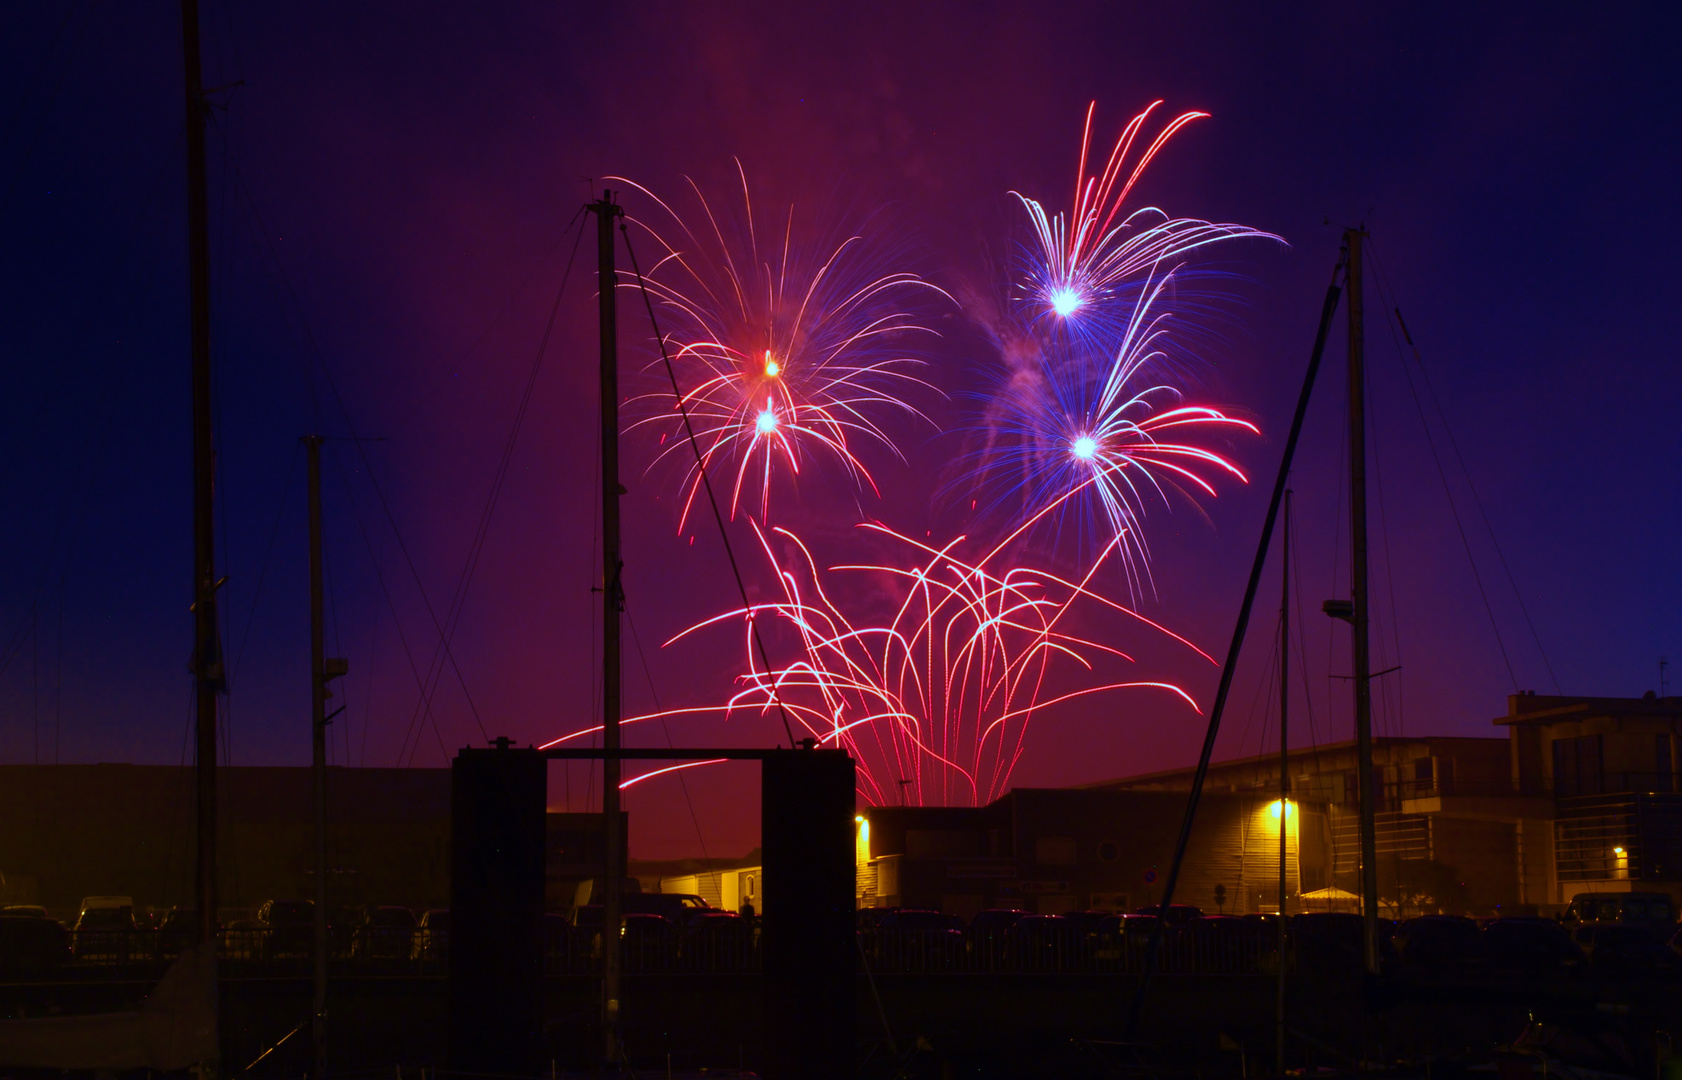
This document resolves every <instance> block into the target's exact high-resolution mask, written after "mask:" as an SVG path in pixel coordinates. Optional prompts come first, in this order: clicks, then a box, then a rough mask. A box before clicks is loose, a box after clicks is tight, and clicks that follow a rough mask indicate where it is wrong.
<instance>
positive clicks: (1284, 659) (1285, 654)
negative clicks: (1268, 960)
mask: <svg viewBox="0 0 1682 1080" xmlns="http://www.w3.org/2000/svg"><path fill="white" fill-rule="evenodd" d="M1280 525H1281V526H1282V529H1281V532H1280V536H1279V567H1280V570H1279V974H1278V985H1277V986H1276V987H1275V994H1274V1002H1273V1019H1274V1046H1273V1055H1274V1075H1275V1076H1284V1075H1285V902H1286V900H1287V899H1289V896H1290V892H1289V890H1290V879H1289V878H1288V877H1287V874H1286V861H1285V860H1286V858H1287V857H1288V856H1289V851H1288V848H1287V844H1286V838H1287V837H1288V836H1289V835H1290V832H1289V830H1290V826H1291V773H1290V767H1291V752H1290V741H1291V740H1290V733H1291V728H1290V712H1291V690H1290V686H1291V491H1290V489H1289V488H1287V489H1286V490H1285V506H1284V515H1283V520H1282V521H1281V522H1280Z"/></svg>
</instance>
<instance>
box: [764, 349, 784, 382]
mask: <svg viewBox="0 0 1682 1080" xmlns="http://www.w3.org/2000/svg"><path fill="white" fill-rule="evenodd" d="M782 370H783V368H782V365H781V364H779V363H777V361H776V360H774V359H772V357H771V350H770V349H766V350H765V377H766V378H767V379H775V378H776V377H777V376H778V375H780V374H782Z"/></svg>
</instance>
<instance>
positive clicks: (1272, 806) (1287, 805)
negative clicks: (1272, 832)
mask: <svg viewBox="0 0 1682 1080" xmlns="http://www.w3.org/2000/svg"><path fill="white" fill-rule="evenodd" d="M1267 812H1268V813H1269V814H1272V815H1273V818H1274V820H1275V821H1277V820H1278V819H1279V818H1280V817H1281V816H1291V815H1294V814H1295V813H1296V812H1297V807H1296V804H1295V803H1292V802H1284V801H1283V800H1280V799H1274V800H1273V801H1272V802H1270V803H1268V804H1267Z"/></svg>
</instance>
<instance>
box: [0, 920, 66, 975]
mask: <svg viewBox="0 0 1682 1080" xmlns="http://www.w3.org/2000/svg"><path fill="white" fill-rule="evenodd" d="M69 959H70V934H69V932H68V931H66V930H65V929H64V927H63V926H60V925H59V924H58V922H57V921H56V920H54V919H49V918H47V917H46V916H45V915H40V916H35V915H13V914H10V913H8V914H7V915H6V917H5V918H3V919H0V978H40V977H41V976H43V975H47V974H50V973H51V972H52V970H53V969H54V968H56V967H57V966H58V965H60V964H62V963H64V962H65V961H67V960H69Z"/></svg>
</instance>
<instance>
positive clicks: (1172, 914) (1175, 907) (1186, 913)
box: [1133, 904, 1203, 930]
mask: <svg viewBox="0 0 1682 1080" xmlns="http://www.w3.org/2000/svg"><path fill="white" fill-rule="evenodd" d="M1133 914H1135V915H1161V914H1162V905H1161V904H1151V905H1149V906H1147V907H1142V908H1139V909H1138V910H1137V911H1135V912H1134V913H1133ZM1201 918H1203V909H1202V908H1199V907H1194V906H1192V905H1191V904H1169V905H1168V915H1167V921H1168V929H1170V930H1177V929H1179V928H1180V927H1183V926H1184V925H1185V924H1186V923H1188V922H1190V921H1191V920H1193V919H1201Z"/></svg>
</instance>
